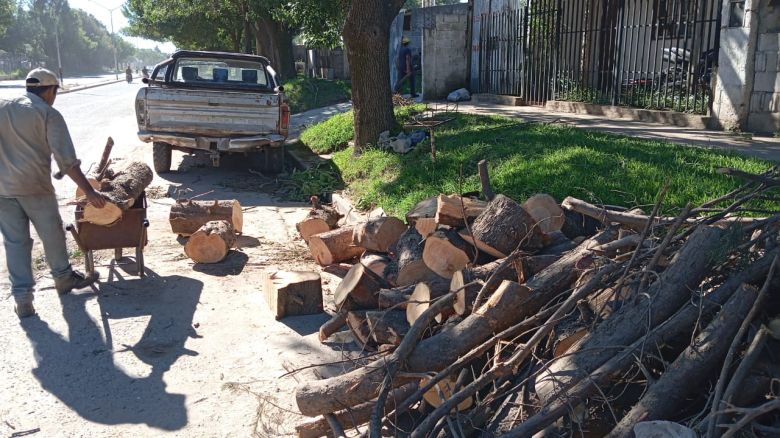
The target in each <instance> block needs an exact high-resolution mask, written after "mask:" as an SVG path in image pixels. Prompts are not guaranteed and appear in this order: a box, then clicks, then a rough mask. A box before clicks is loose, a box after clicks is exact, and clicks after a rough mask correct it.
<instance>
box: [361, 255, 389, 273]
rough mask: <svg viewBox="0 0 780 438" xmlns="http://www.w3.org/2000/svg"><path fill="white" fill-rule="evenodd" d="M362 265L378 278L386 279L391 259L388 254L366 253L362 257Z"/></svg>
mask: <svg viewBox="0 0 780 438" xmlns="http://www.w3.org/2000/svg"><path fill="white" fill-rule="evenodd" d="M360 264H362V265H363V266H365V267H366V268H368V269H370V270H371V272H373V273H374V274H376V275H377V276H379V277H381V278H384V276H385V270H386V269H387V265H388V264H390V257H389V256H388V255H387V254H380V253H376V252H371V251H366V252H364V253H363V255H361V256H360Z"/></svg>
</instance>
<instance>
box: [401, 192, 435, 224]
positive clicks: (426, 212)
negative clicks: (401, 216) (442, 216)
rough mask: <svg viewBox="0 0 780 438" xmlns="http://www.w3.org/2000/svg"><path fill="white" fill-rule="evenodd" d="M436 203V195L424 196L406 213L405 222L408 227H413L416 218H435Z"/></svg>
mask: <svg viewBox="0 0 780 438" xmlns="http://www.w3.org/2000/svg"><path fill="white" fill-rule="evenodd" d="M437 204H438V199H437V197H436V196H434V197H432V198H426V199H423V200H422V201H420V202H418V203H417V205H415V206H414V208H413V209H412V211H410V212H408V213H406V223H407V224H409V226H410V227H413V226H414V225H415V223H416V222H417V219H420V218H431V219H432V218H435V217H436V206H437Z"/></svg>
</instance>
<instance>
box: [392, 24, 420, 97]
mask: <svg viewBox="0 0 780 438" xmlns="http://www.w3.org/2000/svg"><path fill="white" fill-rule="evenodd" d="M396 70H397V71H398V80H397V81H396V83H395V87H394V88H393V94H396V93H398V92H399V91H401V88H403V86H404V82H406V81H409V88H410V91H409V94H411V96H412V98H414V97H417V92H416V91H415V87H414V77H415V71H414V63H413V62H412V48H411V47H409V38H407V37H403V38H401V50H399V51H398V62H396Z"/></svg>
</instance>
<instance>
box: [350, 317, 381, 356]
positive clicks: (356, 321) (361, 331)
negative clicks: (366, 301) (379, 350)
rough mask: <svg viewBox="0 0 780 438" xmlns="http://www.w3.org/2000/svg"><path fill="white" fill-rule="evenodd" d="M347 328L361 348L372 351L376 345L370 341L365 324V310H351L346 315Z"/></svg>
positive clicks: (369, 333)
mask: <svg viewBox="0 0 780 438" xmlns="http://www.w3.org/2000/svg"><path fill="white" fill-rule="evenodd" d="M347 327H349V330H350V331H351V332H352V334H353V335H354V336H355V339H356V340H357V341H358V343H359V344H360V345H361V346H362V347H363V348H368V349H371V350H374V349H375V347H376V345H375V344H374V342H373V340H372V339H371V331H370V330H369V328H368V323H367V322H366V311H365V310H353V311H350V312H348V313H347Z"/></svg>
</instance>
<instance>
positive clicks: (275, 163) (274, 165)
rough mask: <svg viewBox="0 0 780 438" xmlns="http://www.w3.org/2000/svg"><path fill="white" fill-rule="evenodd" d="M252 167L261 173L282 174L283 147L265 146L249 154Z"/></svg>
mask: <svg viewBox="0 0 780 438" xmlns="http://www.w3.org/2000/svg"><path fill="white" fill-rule="evenodd" d="M251 163H252V167H254V168H256V169H258V170H260V171H261V172H263V173H282V172H284V146H283V145H281V146H266V147H265V148H263V149H262V150H259V151H257V152H254V153H252V154H251Z"/></svg>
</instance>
